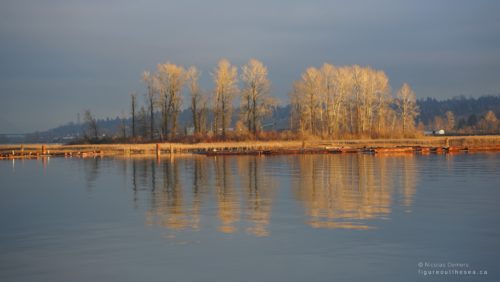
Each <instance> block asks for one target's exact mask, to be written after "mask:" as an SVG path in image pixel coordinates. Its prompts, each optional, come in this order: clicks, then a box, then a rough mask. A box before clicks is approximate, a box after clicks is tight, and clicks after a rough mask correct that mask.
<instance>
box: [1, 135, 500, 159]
mask: <svg viewBox="0 0 500 282" xmlns="http://www.w3.org/2000/svg"><path fill="white" fill-rule="evenodd" d="M462 151H467V152H469V151H500V135H491V136H449V137H441V136H439V137H436V136H432V137H423V138H415V139H359V140H304V141H301V140H297V141H241V142H234V141H228V142H213V143H194V144H186V143H168V142H165V143H149V144H81V145H63V144H16V145H0V159H4V160H5V159H19V158H25V159H29V158H39V157H82V158H85V157H97V156H99V157H102V156H125V157H127V156H156V157H159V156H161V155H180V154H201V155H207V156H211V155H279V154H328V153H374V154H414V153H453V152H462Z"/></svg>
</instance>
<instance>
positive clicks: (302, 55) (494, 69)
mask: <svg viewBox="0 0 500 282" xmlns="http://www.w3.org/2000/svg"><path fill="white" fill-rule="evenodd" d="M499 8H500V3H499V2H494V1H474V2H471V1H419V2H414V1H395V0H394V1H377V3H374V1H357V2H355V3H353V2H349V1H308V2H301V1H287V3H286V5H285V4H283V3H282V2H281V1H260V0H258V1H251V2H237V1H211V2H210V3H208V2H204V1H182V2H175V1H166V2H164V1H154V0H148V1H141V2H135V1H105V2H103V1H60V0H49V1H43V2H40V1H33V0H26V1H24V0H23V1H10V0H9V1H3V2H2V3H1V4H0V38H1V40H2V45H0V97H1V99H2V105H3V107H2V111H0V133H25V132H32V131H35V130H46V129H48V128H52V127H55V126H58V125H61V124H63V123H66V122H68V121H76V116H77V113H82V112H83V111H84V110H85V109H91V110H92V112H94V113H95V114H96V116H97V117H100V118H101V117H106V116H107V117H115V116H118V115H121V114H122V113H126V114H128V108H129V94H130V92H138V93H141V94H142V93H143V92H144V91H145V86H144V84H143V83H142V82H141V74H142V72H143V71H144V70H151V71H154V70H155V68H156V64H158V63H164V62H165V61H171V62H174V63H176V64H180V65H183V66H186V67H188V66H190V65H195V66H197V67H198V68H199V69H200V70H201V72H202V74H201V75H202V76H201V86H202V88H203V89H205V90H211V89H212V87H213V83H212V81H211V80H212V78H211V76H210V73H211V72H212V70H213V69H214V68H215V66H216V64H217V61H218V60H219V59H221V58H228V59H229V60H230V61H231V62H232V63H233V64H234V65H237V66H238V67H241V66H242V65H243V64H245V63H246V62H247V61H248V60H249V59H251V58H256V59H259V60H262V61H263V62H264V64H266V66H267V67H268V69H269V78H270V80H271V82H272V95H273V96H275V97H277V98H279V99H280V100H282V101H283V102H288V100H287V99H288V97H287V94H288V92H289V90H290V89H291V86H292V82H293V81H294V80H296V79H298V78H299V77H300V74H301V73H302V72H303V71H304V70H305V68H306V67H308V66H316V67H319V66H321V65H322V64H323V63H326V62H327V63H332V64H335V65H351V64H359V65H362V66H372V67H374V68H376V69H381V70H384V71H385V72H386V73H387V75H388V77H389V78H390V79H391V81H390V83H391V86H392V88H393V90H397V89H398V88H399V87H400V86H401V84H402V83H403V82H408V83H409V84H410V85H411V87H412V88H413V89H414V90H415V93H416V95H417V97H418V98H424V97H435V98H438V99H444V98H450V97H454V96H459V95H465V96H471V97H478V96H483V95H498V94H499V93H500V91H499V90H500V79H499V78H500V32H499V27H500V18H498V16H497V14H498V12H499V11H500V9H499ZM141 101H142V99H141Z"/></svg>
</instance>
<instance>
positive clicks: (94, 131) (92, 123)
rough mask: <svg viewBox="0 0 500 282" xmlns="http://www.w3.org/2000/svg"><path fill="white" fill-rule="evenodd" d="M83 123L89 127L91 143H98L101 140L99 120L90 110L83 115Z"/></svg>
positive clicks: (88, 135) (88, 133)
mask: <svg viewBox="0 0 500 282" xmlns="http://www.w3.org/2000/svg"><path fill="white" fill-rule="evenodd" d="M83 121H84V122H85V124H86V125H87V134H86V137H87V139H89V140H91V141H94V142H95V141H97V140H98V139H99V128H98V127H97V120H96V118H95V117H94V116H93V115H92V113H91V112H90V110H86V111H85V113H84V115H83Z"/></svg>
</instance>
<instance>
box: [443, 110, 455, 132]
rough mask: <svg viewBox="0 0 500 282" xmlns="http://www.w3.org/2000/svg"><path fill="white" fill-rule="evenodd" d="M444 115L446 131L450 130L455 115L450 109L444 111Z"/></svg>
mask: <svg viewBox="0 0 500 282" xmlns="http://www.w3.org/2000/svg"><path fill="white" fill-rule="evenodd" d="M444 116H445V117H446V131H452V130H453V129H454V128H455V115H454V114H453V112H452V111H446V113H444Z"/></svg>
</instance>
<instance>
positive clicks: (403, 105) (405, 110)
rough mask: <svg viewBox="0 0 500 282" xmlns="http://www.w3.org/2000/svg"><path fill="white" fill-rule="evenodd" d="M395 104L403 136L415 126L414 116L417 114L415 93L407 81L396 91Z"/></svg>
mask: <svg viewBox="0 0 500 282" xmlns="http://www.w3.org/2000/svg"><path fill="white" fill-rule="evenodd" d="M397 98H398V100H397V105H398V108H399V113H400V115H401V122H402V125H403V136H406V135H407V134H408V132H409V131H411V130H414V128H415V118H416V117H417V116H418V114H419V110H418V106H417V102H416V97H415V93H414V92H413V90H412V89H411V88H410V86H409V85H408V84H407V83H403V86H402V87H401V88H400V89H399V91H398V93H397Z"/></svg>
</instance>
